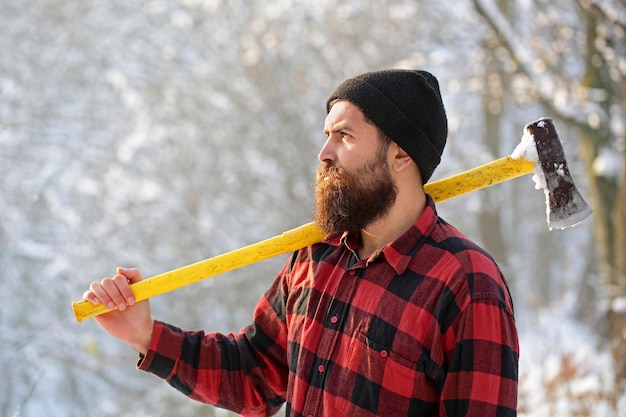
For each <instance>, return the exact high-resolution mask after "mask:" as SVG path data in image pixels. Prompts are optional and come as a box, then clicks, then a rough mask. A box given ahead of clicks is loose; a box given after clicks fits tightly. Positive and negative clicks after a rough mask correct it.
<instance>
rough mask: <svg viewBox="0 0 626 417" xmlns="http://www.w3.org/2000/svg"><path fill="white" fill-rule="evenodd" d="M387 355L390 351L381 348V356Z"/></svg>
mask: <svg viewBox="0 0 626 417" xmlns="http://www.w3.org/2000/svg"><path fill="white" fill-rule="evenodd" d="M387 355H389V353H388V352H387V351H386V350H381V351H380V356H381V357H383V358H386V357H387Z"/></svg>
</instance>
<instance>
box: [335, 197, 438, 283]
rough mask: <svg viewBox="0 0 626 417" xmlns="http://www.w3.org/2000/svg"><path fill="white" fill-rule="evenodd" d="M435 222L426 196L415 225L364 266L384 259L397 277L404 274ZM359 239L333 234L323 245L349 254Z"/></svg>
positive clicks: (358, 236)
mask: <svg viewBox="0 0 626 417" xmlns="http://www.w3.org/2000/svg"><path fill="white" fill-rule="evenodd" d="M437 220H438V215H437V208H436V207H435V202H434V200H433V199H432V197H431V196H430V195H428V194H426V207H425V208H424V211H423V212H422V214H421V215H420V216H419V218H418V219H417V221H416V222H415V224H413V226H411V227H410V228H409V229H408V230H407V231H406V232H404V233H403V234H402V235H401V236H400V237H399V238H397V239H396V240H394V241H393V242H391V243H389V244H388V245H387V246H385V247H384V248H383V249H382V250H379V251H376V252H374V253H373V254H372V255H370V257H369V258H368V259H367V260H366V265H369V264H370V263H371V262H374V261H376V260H382V259H384V260H386V261H387V262H388V263H389V265H391V267H393V269H394V270H395V271H396V273H397V274H398V275H402V274H404V272H405V271H406V269H407V267H408V266H409V263H410V262H411V258H412V257H413V255H414V254H415V253H416V252H417V250H418V249H419V248H420V247H421V246H422V245H423V244H424V242H425V241H426V239H427V238H428V237H429V236H430V234H431V233H432V231H433V229H434V228H435V225H436V224H437ZM360 239H361V233H360V232H344V233H343V234H338V233H334V234H330V235H328V236H326V238H325V239H324V243H326V244H329V245H332V246H342V245H343V246H345V247H346V248H347V249H348V250H350V251H351V252H353V253H357V250H358V248H359V240H360ZM380 255H383V256H380Z"/></svg>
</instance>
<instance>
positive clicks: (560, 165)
mask: <svg viewBox="0 0 626 417" xmlns="http://www.w3.org/2000/svg"><path fill="white" fill-rule="evenodd" d="M524 129H525V132H526V133H528V134H530V135H532V136H533V138H534V140H535V147H536V148H537V156H538V158H539V160H538V162H537V163H536V164H535V172H536V174H537V175H539V172H538V169H537V168H540V170H541V175H542V176H543V178H544V179H545V183H544V184H542V185H541V187H542V188H543V190H544V193H545V195H546V213H547V216H548V227H549V228H550V230H552V229H555V228H556V229H564V228H566V227H571V226H575V225H577V224H578V223H580V222H582V221H583V220H584V219H585V218H587V217H588V216H589V215H590V214H591V208H590V207H589V205H588V204H587V203H586V202H585V200H584V199H583V198H582V196H581V195H580V193H579V192H578V190H577V189H576V186H575V185H574V180H573V179H572V176H571V174H570V172H569V169H568V168H567V161H566V160H565V152H564V151H563V145H562V144H561V139H560V138H559V134H558V133H557V131H556V127H555V126H554V123H553V121H552V119H548V118H542V119H539V120H537V121H535V122H532V123H529V124H527V125H526V127H525V128H524Z"/></svg>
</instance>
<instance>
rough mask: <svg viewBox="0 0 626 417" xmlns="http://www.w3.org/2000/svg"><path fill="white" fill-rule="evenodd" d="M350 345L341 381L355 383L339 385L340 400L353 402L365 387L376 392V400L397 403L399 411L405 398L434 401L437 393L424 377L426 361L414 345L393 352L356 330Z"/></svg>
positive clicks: (418, 348) (426, 372)
mask: <svg viewBox="0 0 626 417" xmlns="http://www.w3.org/2000/svg"><path fill="white" fill-rule="evenodd" d="M350 345H351V346H350V350H349V355H348V359H347V363H346V364H345V367H342V372H344V373H345V375H344V376H343V377H342V379H343V380H344V381H354V382H355V384H349V383H348V384H343V385H342V388H343V390H344V393H343V395H342V396H344V398H345V396H347V398H353V399H354V398H355V396H358V395H359V393H358V392H356V390H364V392H367V391H368V387H369V389H370V391H371V390H374V391H376V392H377V393H378V395H379V396H380V398H379V401H384V402H386V403H387V404H398V406H399V407H401V408H403V406H402V404H405V400H406V399H412V398H418V399H420V400H422V401H425V402H433V403H434V402H436V401H437V399H438V397H439V394H438V390H437V388H436V385H435V383H434V380H433V379H432V378H431V377H430V376H429V375H428V374H429V372H428V368H429V360H428V359H427V355H424V354H423V349H422V348H421V347H420V346H419V344H418V343H417V342H416V343H415V344H414V346H409V345H406V346H404V348H403V349H402V350H397V349H395V350H393V349H391V348H389V345H391V343H385V342H383V341H379V340H374V339H373V338H371V337H368V336H367V335H366V334H365V333H363V332H362V331H357V332H355V335H354V337H353V338H352V341H351V343H350ZM364 387H365V388H364ZM403 411H404V412H406V410H403Z"/></svg>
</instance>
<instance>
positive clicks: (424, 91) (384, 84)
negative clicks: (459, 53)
mask: <svg viewBox="0 0 626 417" xmlns="http://www.w3.org/2000/svg"><path fill="white" fill-rule="evenodd" d="M336 99H341V100H347V101H349V102H351V103H352V104H354V105H356V106H357V107H358V108H359V109H361V111H362V112H363V113H364V114H365V116H367V118H368V119H370V120H371V121H372V122H373V123H374V124H375V125H376V126H378V128H379V129H380V130H382V131H383V133H385V134H386V135H387V136H389V138H391V139H392V140H393V141H394V142H396V143H397V144H398V145H399V146H400V147H401V148H402V149H404V151H405V152H406V153H408V154H409V156H410V157H411V158H412V159H413V161H415V163H416V164H417V166H418V167H419V169H420V172H421V174H422V181H423V183H424V184H426V183H427V182H428V180H429V179H430V177H431V175H432V173H433V171H434V170H435V168H436V167H437V165H439V162H440V161H441V154H442V153H443V148H444V147H445V145H446V138H447V137H448V121H447V119H446V111H445V109H444V106H443V102H442V100H441V93H440V92H439V83H438V82H437V79H436V78H435V76H434V75H432V74H431V73H429V72H426V71H419V70H395V69H394V70H383V71H374V72H367V73H365V74H361V75H358V76H356V77H354V78H350V79H348V80H346V81H344V82H343V83H341V84H340V85H339V86H338V87H337V88H336V89H335V91H333V92H332V94H331V95H330V97H329V98H328V100H327V101H326V112H327V113H328V112H329V111H330V108H331V106H332V102H333V101H334V100H336Z"/></svg>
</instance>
